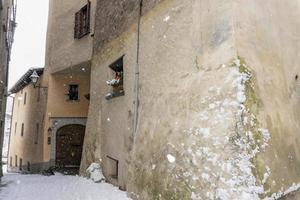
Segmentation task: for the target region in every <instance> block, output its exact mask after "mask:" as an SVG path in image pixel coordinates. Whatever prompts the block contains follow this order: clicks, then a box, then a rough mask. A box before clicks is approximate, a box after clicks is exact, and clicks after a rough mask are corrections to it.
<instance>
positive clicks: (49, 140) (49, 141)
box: [48, 137, 51, 145]
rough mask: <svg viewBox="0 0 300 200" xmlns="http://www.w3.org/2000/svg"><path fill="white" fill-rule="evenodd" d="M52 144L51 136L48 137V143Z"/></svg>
mask: <svg viewBox="0 0 300 200" xmlns="http://www.w3.org/2000/svg"><path fill="white" fill-rule="evenodd" d="M50 144H51V137H48V145H50Z"/></svg>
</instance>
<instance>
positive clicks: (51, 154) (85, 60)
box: [43, 0, 96, 168]
mask: <svg viewBox="0 0 300 200" xmlns="http://www.w3.org/2000/svg"><path fill="white" fill-rule="evenodd" d="M95 10H96V1H95V0H91V1H87V0H76V1H74V0H67V1H63V2H62V1H59V0H51V1H50V5H49V18H48V30H47V42H46V43H47V45H46V63H45V77H47V80H45V81H46V84H47V85H48V99H47V106H46V111H45V113H46V115H45V116H46V117H45V125H44V135H48V136H49V137H50V140H51V141H50V143H51V145H46V144H47V143H48V141H47V140H48V139H47V137H45V138H44V144H45V145H44V150H43V152H44V155H43V157H44V163H46V166H47V163H48V164H49V165H50V166H62V167H72V166H75V167H76V168H79V165H80V162H81V155H82V145H83V139H84V134H85V125H86V120H87V113H88V106H89V96H90V94H89V93H90V64H91V57H92V50H93V49H92V47H93V34H94V20H95V18H94V13H95ZM49 165H48V166H49Z"/></svg>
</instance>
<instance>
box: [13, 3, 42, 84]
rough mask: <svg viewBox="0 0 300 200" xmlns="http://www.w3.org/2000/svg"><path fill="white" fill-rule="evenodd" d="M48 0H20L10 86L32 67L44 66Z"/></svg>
mask: <svg viewBox="0 0 300 200" xmlns="http://www.w3.org/2000/svg"><path fill="white" fill-rule="evenodd" d="M47 18H48V0H18V7H17V29H16V34H15V41H14V44H13V49H12V56H11V62H10V74H9V88H10V87H11V86H12V85H13V84H14V83H15V82H16V81H17V80H18V79H19V78H20V77H21V76H22V75H23V74H24V73H25V72H26V71H27V70H28V69H29V68H31V67H44V63H45V45H46V31H47Z"/></svg>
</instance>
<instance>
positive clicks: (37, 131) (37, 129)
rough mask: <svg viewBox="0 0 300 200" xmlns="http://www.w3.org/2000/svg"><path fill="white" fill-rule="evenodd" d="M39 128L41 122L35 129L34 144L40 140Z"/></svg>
mask: <svg viewBox="0 0 300 200" xmlns="http://www.w3.org/2000/svg"><path fill="white" fill-rule="evenodd" d="M39 129H40V124H39V123H37V124H36V130H35V136H34V144H37V143H38V141H39Z"/></svg>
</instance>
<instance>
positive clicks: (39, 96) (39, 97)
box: [36, 88, 41, 102]
mask: <svg viewBox="0 0 300 200" xmlns="http://www.w3.org/2000/svg"><path fill="white" fill-rule="evenodd" d="M40 99H41V89H40V88H38V89H37V98H36V101H37V102H39V101H40Z"/></svg>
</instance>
